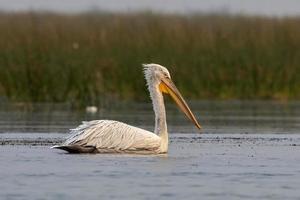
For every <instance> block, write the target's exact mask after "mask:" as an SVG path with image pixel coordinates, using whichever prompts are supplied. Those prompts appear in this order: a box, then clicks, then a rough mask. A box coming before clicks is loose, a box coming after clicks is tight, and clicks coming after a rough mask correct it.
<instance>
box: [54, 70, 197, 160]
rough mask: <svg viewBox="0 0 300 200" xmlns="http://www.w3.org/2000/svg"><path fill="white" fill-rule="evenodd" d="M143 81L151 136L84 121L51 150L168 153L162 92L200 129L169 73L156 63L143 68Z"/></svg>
mask: <svg viewBox="0 0 300 200" xmlns="http://www.w3.org/2000/svg"><path fill="white" fill-rule="evenodd" d="M144 72H145V78H146V80H147V85H148V89H149V92H150V96H151V99H152V103H153V109H154V112H155V130H154V133H152V132H149V131H146V130H143V129H140V128H137V127H134V126H130V125H127V124H124V123H122V122H117V121H111V120H95V121H90V122H83V124H82V125H80V126H78V127H77V128H76V129H73V130H72V131H71V133H72V135H71V136H70V137H69V138H68V139H67V140H66V141H65V142H64V143H63V144H62V145H61V146H54V147H53V148H57V149H63V150H66V151H68V152H70V153H140V154H158V153H167V152H168V131H167V122H166V111H165V105H164V99H163V95H162V93H166V94H169V95H170V96H171V97H172V98H173V99H174V101H175V102H176V104H177V105H178V106H179V108H180V109H181V110H182V111H183V112H184V113H185V114H186V116H187V117H188V118H189V119H190V120H191V121H193V122H194V124H195V125H196V126H197V127H198V128H199V129H200V128H201V126H200V125H199V123H198V122H197V120H196V118H195V117H194V115H193V113H192V112H191V110H190V109H189V107H188V105H187V104H186V103H185V101H184V99H183V98H182V96H181V95H180V93H179V91H178V90H177V88H176V87H175V85H174V83H173V82H172V81H171V77H170V74H169V72H168V70H167V69H166V68H165V67H163V66H161V65H157V64H145V65H144Z"/></svg>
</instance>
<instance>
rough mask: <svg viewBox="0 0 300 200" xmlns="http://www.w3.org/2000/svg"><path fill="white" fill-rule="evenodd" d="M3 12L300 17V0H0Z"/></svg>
mask: <svg viewBox="0 0 300 200" xmlns="http://www.w3.org/2000/svg"><path fill="white" fill-rule="evenodd" d="M0 10H4V11H28V10H37V11H41V10H42V11H44V10H48V11H55V12H71V13H73V12H82V11H93V10H104V11H109V12H128V11H129V12H130V11H141V10H151V11H154V12H163V13H181V14H189V13H195V12H202V13H207V12H221V13H224V12H225V13H226V12H228V13H242V14H247V15H268V16H295V15H296V16H298V15H299V14H300V2H299V1H297V0H285V1H282V0H252V1H241V0H210V1H197V0H164V2H161V1H160V0H151V1H150V0H122V1H120V0H110V1H107V0H97V1H95V0H84V1H83V0H73V1H72V3H70V1H68V0H51V1H46V0H26V1H21V2H20V0H10V1H7V0H0Z"/></svg>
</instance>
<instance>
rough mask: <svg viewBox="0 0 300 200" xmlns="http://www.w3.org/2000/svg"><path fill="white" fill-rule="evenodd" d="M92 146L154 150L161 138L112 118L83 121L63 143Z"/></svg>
mask: <svg viewBox="0 0 300 200" xmlns="http://www.w3.org/2000/svg"><path fill="white" fill-rule="evenodd" d="M73 144H76V145H81V146H94V147H96V148H97V149H98V151H100V150H101V149H102V150H103V151H106V150H114V151H137V150H143V151H148V150H149V151H155V150H158V149H159V147H160V144H161V139H160V137H158V136H157V135H155V134H154V133H151V132H149V131H146V130H143V129H140V128H137V127H134V126H130V125H127V124H124V123H122V122H118V121H112V120H94V121H89V122H83V123H82V124H81V125H80V126H78V127H77V128H75V129H72V130H71V136H70V137H69V138H67V140H66V141H65V143H64V144H63V145H73Z"/></svg>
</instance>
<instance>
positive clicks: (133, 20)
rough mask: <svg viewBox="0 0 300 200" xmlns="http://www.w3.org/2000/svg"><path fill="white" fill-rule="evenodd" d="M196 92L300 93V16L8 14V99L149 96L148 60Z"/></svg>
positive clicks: (2, 18)
mask: <svg viewBox="0 0 300 200" xmlns="http://www.w3.org/2000/svg"><path fill="white" fill-rule="evenodd" d="M151 62H154V63H160V64H162V65H165V66H167V67H168V69H169V70H170V71H171V75H172V76H173V79H174V81H175V83H176V84H177V86H178V88H179V89H180V90H181V92H182V93H183V95H184V96H185V97H186V98H189V99H279V100H290V99H293V100H295V99H298V100H299V99H300V78H299V77H300V18H284V19H276V18H261V17H243V16H226V15H225V16H222V15H198V16H197V15H195V16H186V17H184V16H176V15H156V14H151V13H140V14H129V15H124V14H105V13H87V14H80V15H58V14H37V13H17V14H7V13H2V14H0V96H5V97H7V98H8V99H10V100H12V101H16V102H72V103H74V104H75V105H86V104H101V103H103V102H104V101H110V102H111V101H112V100H119V99H122V100H141V101H142V100H145V99H148V92H147V91H146V89H145V88H146V87H145V81H144V78H143V75H142V67H141V63H151Z"/></svg>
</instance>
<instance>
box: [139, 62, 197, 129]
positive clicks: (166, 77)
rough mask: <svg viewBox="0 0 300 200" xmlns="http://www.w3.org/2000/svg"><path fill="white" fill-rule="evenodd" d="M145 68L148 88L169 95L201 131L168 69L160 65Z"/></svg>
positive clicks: (146, 65)
mask: <svg viewBox="0 0 300 200" xmlns="http://www.w3.org/2000/svg"><path fill="white" fill-rule="evenodd" d="M143 66H144V73H145V78H146V81H147V85H148V87H149V88H150V87H156V88H157V89H158V90H159V91H160V92H161V93H165V94H169V95H170V96H171V97H172V98H173V100H174V101H175V103H176V104H177V105H178V106H179V108H180V109H181V110H182V112H183V113H184V114H185V115H186V116H187V117H188V118H189V119H190V120H191V121H192V122H193V123H194V124H195V126H196V127H197V128H199V129H201V126H200V124H199V123H198V121H197V120H196V118H195V116H194V114H193V113H192V111H191V109H190V108H189V106H188V105H187V103H186V102H185V100H184V99H183V97H182V95H181V94H180V92H179V91H178V89H177V88H176V86H175V84H174V83H173V81H172V80H171V76H170V73H169V71H168V70H167V68H165V67H163V66H161V65H158V64H143Z"/></svg>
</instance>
